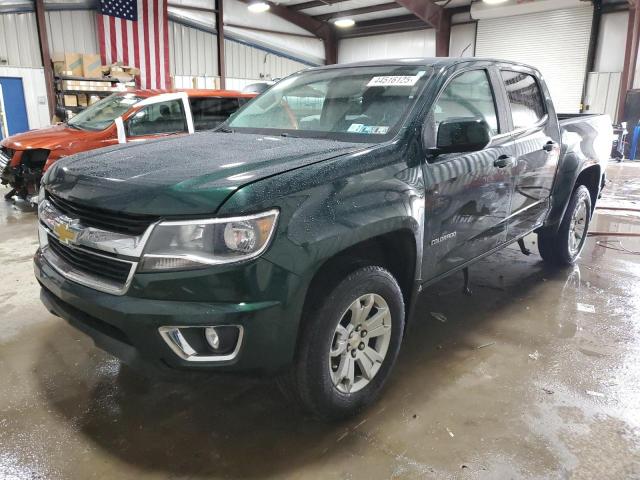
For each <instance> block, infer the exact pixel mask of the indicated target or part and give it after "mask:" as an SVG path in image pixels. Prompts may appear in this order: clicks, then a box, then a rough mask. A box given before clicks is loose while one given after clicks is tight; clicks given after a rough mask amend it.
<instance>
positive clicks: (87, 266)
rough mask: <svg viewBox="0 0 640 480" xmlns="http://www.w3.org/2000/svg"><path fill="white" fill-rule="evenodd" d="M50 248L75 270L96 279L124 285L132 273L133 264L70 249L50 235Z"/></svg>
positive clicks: (82, 250) (78, 249)
mask: <svg viewBox="0 0 640 480" xmlns="http://www.w3.org/2000/svg"><path fill="white" fill-rule="evenodd" d="M48 241H49V248H50V249H51V250H53V251H54V253H55V254H56V255H58V256H59V257H61V258H62V259H64V260H65V261H66V262H67V263H69V264H71V265H72V266H73V267H74V268H75V269H77V270H78V271H81V272H85V273H88V274H90V275H93V276H96V277H106V278H108V279H110V280H112V281H114V282H116V283H118V284H121V285H124V284H125V283H126V282H127V278H129V273H130V272H131V263H130V262H125V261H120V260H117V259H114V258H109V257H108V256H106V255H97V254H95V253H94V252H90V251H88V250H85V249H81V248H74V247H68V246H66V245H64V244H63V243H61V242H60V241H58V239H57V238H55V237H54V236H53V235H49V239H48Z"/></svg>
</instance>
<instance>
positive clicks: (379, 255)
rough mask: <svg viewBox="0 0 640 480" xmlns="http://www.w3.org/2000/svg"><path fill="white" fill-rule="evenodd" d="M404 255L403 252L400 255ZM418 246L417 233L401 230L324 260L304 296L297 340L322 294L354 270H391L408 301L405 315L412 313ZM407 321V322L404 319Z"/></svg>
mask: <svg viewBox="0 0 640 480" xmlns="http://www.w3.org/2000/svg"><path fill="white" fill-rule="evenodd" d="M400 252H401V253H400ZM418 259H419V245H418V244H417V239H416V236H415V232H414V231H412V230H411V229H409V228H402V229H398V230H394V231H390V232H387V233H383V234H380V235H377V236H374V237H371V238H368V239H366V240H363V241H360V242H357V243H354V244H353V245H350V246H349V247H347V248H344V249H343V250H341V251H339V252H336V253H335V254H334V255H332V256H330V257H329V258H327V259H325V261H324V262H323V263H322V264H321V265H320V266H319V267H318V268H317V269H316V270H315V272H314V274H313V277H312V279H311V281H310V282H309V285H308V288H307V291H306V293H305V298H304V303H303V308H302V319H303V321H302V322H301V325H300V329H299V331H298V337H299V336H300V335H301V334H302V331H303V329H304V328H305V325H304V323H305V322H304V318H306V317H307V315H308V313H309V312H310V311H311V310H313V308H314V307H316V306H317V305H318V304H319V302H320V301H321V300H322V298H323V296H322V295H318V292H319V291H322V290H323V289H327V288H328V287H327V286H331V285H335V284H337V283H338V282H339V281H340V280H342V279H343V278H345V277H346V276H347V275H349V274H350V273H352V272H354V271H355V270H357V269H359V268H362V267H365V266H369V265H377V266H380V267H383V268H385V269H386V270H388V271H389V272H390V273H391V274H392V275H393V276H394V278H395V279H396V281H397V282H398V284H399V285H400V289H401V291H402V296H403V298H404V302H405V312H407V314H408V313H409V312H410V311H411V308H410V306H411V304H412V302H414V301H415V299H414V292H415V290H414V285H415V282H416V271H417V268H418ZM405 320H406V319H405Z"/></svg>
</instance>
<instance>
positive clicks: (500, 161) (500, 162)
mask: <svg viewBox="0 0 640 480" xmlns="http://www.w3.org/2000/svg"><path fill="white" fill-rule="evenodd" d="M515 163H516V162H515V158H513V157H510V156H509V155H500V156H499V157H498V158H496V160H495V161H494V162H493V166H494V167H498V168H505V167H512V166H513V165H514V164H515Z"/></svg>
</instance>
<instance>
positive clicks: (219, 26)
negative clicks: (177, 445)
mask: <svg viewBox="0 0 640 480" xmlns="http://www.w3.org/2000/svg"><path fill="white" fill-rule="evenodd" d="M223 5H224V0H215V7H216V30H217V32H218V76H219V77H220V89H221V90H224V89H225V88H226V86H227V85H226V84H227V81H226V78H227V72H226V71H225V68H226V67H225V62H224V6H223Z"/></svg>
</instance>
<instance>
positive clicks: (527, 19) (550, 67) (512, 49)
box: [476, 6, 624, 113]
mask: <svg viewBox="0 0 640 480" xmlns="http://www.w3.org/2000/svg"><path fill="white" fill-rule="evenodd" d="M592 16H593V7H592V6H585V7H580V8H571V9H566V10H554V11H550V12H540V13H531V14H527V15H517V16H512V17H503V18H491V19H486V20H479V21H478V35H477V44H476V56H478V57H496V58H503V59H506V60H513V61H518V62H522V63H526V64H529V65H532V66H534V67H536V68H538V69H539V70H540V71H541V72H542V74H543V75H544V77H545V80H546V82H547V84H548V86H549V90H550V92H551V96H552V98H553V100H554V103H555V104H556V109H557V110H558V111H559V112H565V113H574V112H579V111H580V104H581V101H582V87H583V84H584V80H585V72H586V67H587V55H588V50H589V38H590V35H591V22H592ZM623 48H624V47H623Z"/></svg>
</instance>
